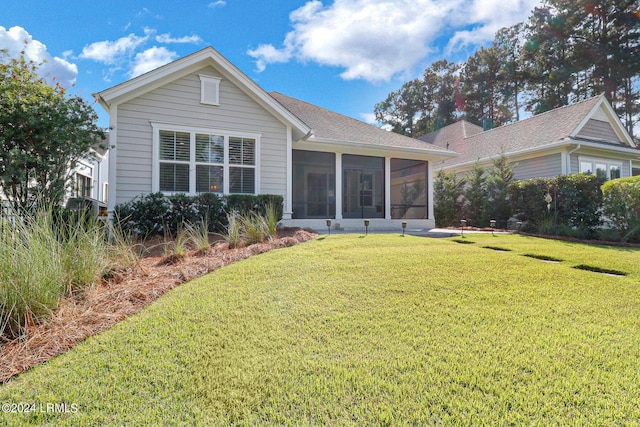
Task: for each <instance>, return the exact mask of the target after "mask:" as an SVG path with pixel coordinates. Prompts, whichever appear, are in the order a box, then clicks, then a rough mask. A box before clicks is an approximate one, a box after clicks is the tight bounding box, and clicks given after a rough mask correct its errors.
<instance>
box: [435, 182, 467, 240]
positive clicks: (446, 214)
mask: <svg viewBox="0 0 640 427" xmlns="http://www.w3.org/2000/svg"><path fill="white" fill-rule="evenodd" d="M464 185H465V180H464V179H463V178H459V177H458V175H456V173H455V172H445V171H444V170H442V169H440V170H439V171H438V173H437V174H436V178H435V179H434V182H433V201H434V206H433V211H434V216H435V220H436V227H449V226H456V225H458V224H459V222H460V220H461V219H462V215H463V204H464Z"/></svg>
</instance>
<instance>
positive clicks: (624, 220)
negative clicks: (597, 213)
mask: <svg viewBox="0 0 640 427" xmlns="http://www.w3.org/2000/svg"><path fill="white" fill-rule="evenodd" d="M602 193H603V204H604V207H603V212H604V215H605V216H606V217H607V219H608V221H609V222H610V223H611V225H613V227H614V228H615V229H616V230H617V231H618V232H619V233H620V235H621V236H622V238H623V240H627V241H633V242H638V241H640V176H633V177H629V178H620V179H614V180H612V181H608V182H605V183H604V184H603V185H602Z"/></svg>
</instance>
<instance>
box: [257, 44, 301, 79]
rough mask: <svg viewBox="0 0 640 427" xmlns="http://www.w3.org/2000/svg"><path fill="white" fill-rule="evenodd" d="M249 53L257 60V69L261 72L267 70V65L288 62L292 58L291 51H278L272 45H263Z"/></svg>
mask: <svg viewBox="0 0 640 427" xmlns="http://www.w3.org/2000/svg"><path fill="white" fill-rule="evenodd" d="M247 53H248V54H249V55H250V56H252V57H254V58H256V59H257V60H256V67H257V68H258V71H259V72H262V71H264V70H265V69H266V68H267V64H276V63H280V62H288V61H289V60H290V59H291V56H292V52H291V49H281V50H278V49H276V48H275V47H273V45H270V44H261V45H260V46H258V47H257V48H256V49H251V50H249V51H248V52H247Z"/></svg>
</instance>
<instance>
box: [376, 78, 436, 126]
mask: <svg viewBox="0 0 640 427" xmlns="http://www.w3.org/2000/svg"><path fill="white" fill-rule="evenodd" d="M423 100H424V97H423V82H422V80H420V79H415V80H411V81H409V82H407V83H405V84H403V85H402V87H401V88H400V90H398V91H395V92H391V93H390V94H389V95H388V96H387V99H385V100H384V101H382V102H380V103H378V104H376V106H375V108H374V113H375V116H376V120H377V121H378V122H380V123H385V124H388V125H390V126H391V127H392V130H393V131H394V132H396V133H399V134H401V135H406V136H411V137H417V136H420V135H422V134H424V133H427V132H428V131H427V130H426V129H422V128H423V127H428V121H427V126H425V120H424V117H420V116H424V115H425V108H424V104H423Z"/></svg>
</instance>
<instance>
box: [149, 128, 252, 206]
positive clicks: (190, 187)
mask: <svg viewBox="0 0 640 427" xmlns="http://www.w3.org/2000/svg"><path fill="white" fill-rule="evenodd" d="M161 126H162V127H165V125H160V124H153V127H154V129H155V131H156V132H157V133H156V134H155V135H156V136H155V138H157V139H156V140H157V141H158V142H157V144H158V145H157V151H156V153H157V154H156V155H157V162H158V163H157V164H158V169H157V171H158V178H157V181H155V182H156V184H155V185H156V187H155V188H157V189H158V190H160V191H163V192H168V193H189V194H195V193H207V192H211V193H220V194H228V193H240V194H255V192H256V189H257V185H256V180H257V178H258V177H257V174H256V150H257V146H258V138H259V135H256V134H248V135H251V136H253V135H255V137H247V136H236V135H229V134H225V132H214V131H212V132H210V133H207V132H206V130H199V131H197V132H196V131H188V128H185V127H183V126H175V128H176V129H177V130H170V129H166V128H165V129H163V128H162V127H161ZM178 129H179V130H178ZM183 129H184V130H183Z"/></svg>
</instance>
